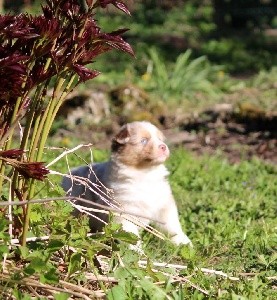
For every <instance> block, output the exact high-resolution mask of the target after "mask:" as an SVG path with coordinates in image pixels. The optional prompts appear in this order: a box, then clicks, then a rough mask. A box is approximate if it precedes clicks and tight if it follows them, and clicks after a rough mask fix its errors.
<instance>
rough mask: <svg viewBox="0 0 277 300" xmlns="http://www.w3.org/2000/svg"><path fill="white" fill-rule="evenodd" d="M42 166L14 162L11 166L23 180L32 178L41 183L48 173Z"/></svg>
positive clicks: (41, 164)
mask: <svg viewBox="0 0 277 300" xmlns="http://www.w3.org/2000/svg"><path fill="white" fill-rule="evenodd" d="M10 164H11V163H10ZM43 164H44V163H43V162H20V163H18V162H16V163H14V164H13V167H14V168H15V169H16V170H17V171H18V173H19V174H20V175H22V176H23V177H25V178H33V179H37V180H41V181H42V180H44V179H45V178H46V175H47V174H48V173H49V170H48V169H47V168H45V167H44V165H43Z"/></svg>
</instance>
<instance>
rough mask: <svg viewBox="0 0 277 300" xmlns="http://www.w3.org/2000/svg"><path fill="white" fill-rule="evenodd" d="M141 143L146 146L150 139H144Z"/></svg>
mask: <svg viewBox="0 0 277 300" xmlns="http://www.w3.org/2000/svg"><path fill="white" fill-rule="evenodd" d="M140 142H141V143H142V145H144V146H145V145H146V144H147V143H148V139H147V138H142V139H141V140H140Z"/></svg>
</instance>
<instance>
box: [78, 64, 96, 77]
mask: <svg viewBox="0 0 277 300" xmlns="http://www.w3.org/2000/svg"><path fill="white" fill-rule="evenodd" d="M73 70H74V71H75V72H76V73H77V74H78V75H79V77H80V80H81V81H87V80H89V79H93V78H94V77H96V76H98V75H99V74H100V72H99V71H96V70H90V69H88V68H86V67H84V66H82V65H78V64H75V65H73Z"/></svg>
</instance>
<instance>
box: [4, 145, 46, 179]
mask: <svg viewBox="0 0 277 300" xmlns="http://www.w3.org/2000/svg"><path fill="white" fill-rule="evenodd" d="M8 151H13V150H8ZM3 152H7V151H3ZM4 155H5V153H4ZM9 155H10V156H13V153H10V154H9ZM14 156H17V153H16V152H15V153H14ZM0 160H2V161H4V162H5V163H6V164H8V165H10V166H12V167H13V168H14V169H15V170H16V171H18V173H19V174H20V175H21V176H23V177H24V178H27V179H29V178H33V179H37V180H44V179H45V178H46V175H47V174H48V173H49V170H48V169H47V168H45V167H44V165H43V164H44V163H43V162H22V161H19V160H16V159H14V158H10V157H4V156H0Z"/></svg>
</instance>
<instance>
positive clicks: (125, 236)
mask: <svg viewBox="0 0 277 300" xmlns="http://www.w3.org/2000/svg"><path fill="white" fill-rule="evenodd" d="M113 238H115V239H118V240H119V241H122V242H126V243H128V244H133V245H134V244H136V243H137V241H138V237H137V235H135V234H134V233H131V232H126V231H119V232H116V233H114V234H113Z"/></svg>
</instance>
